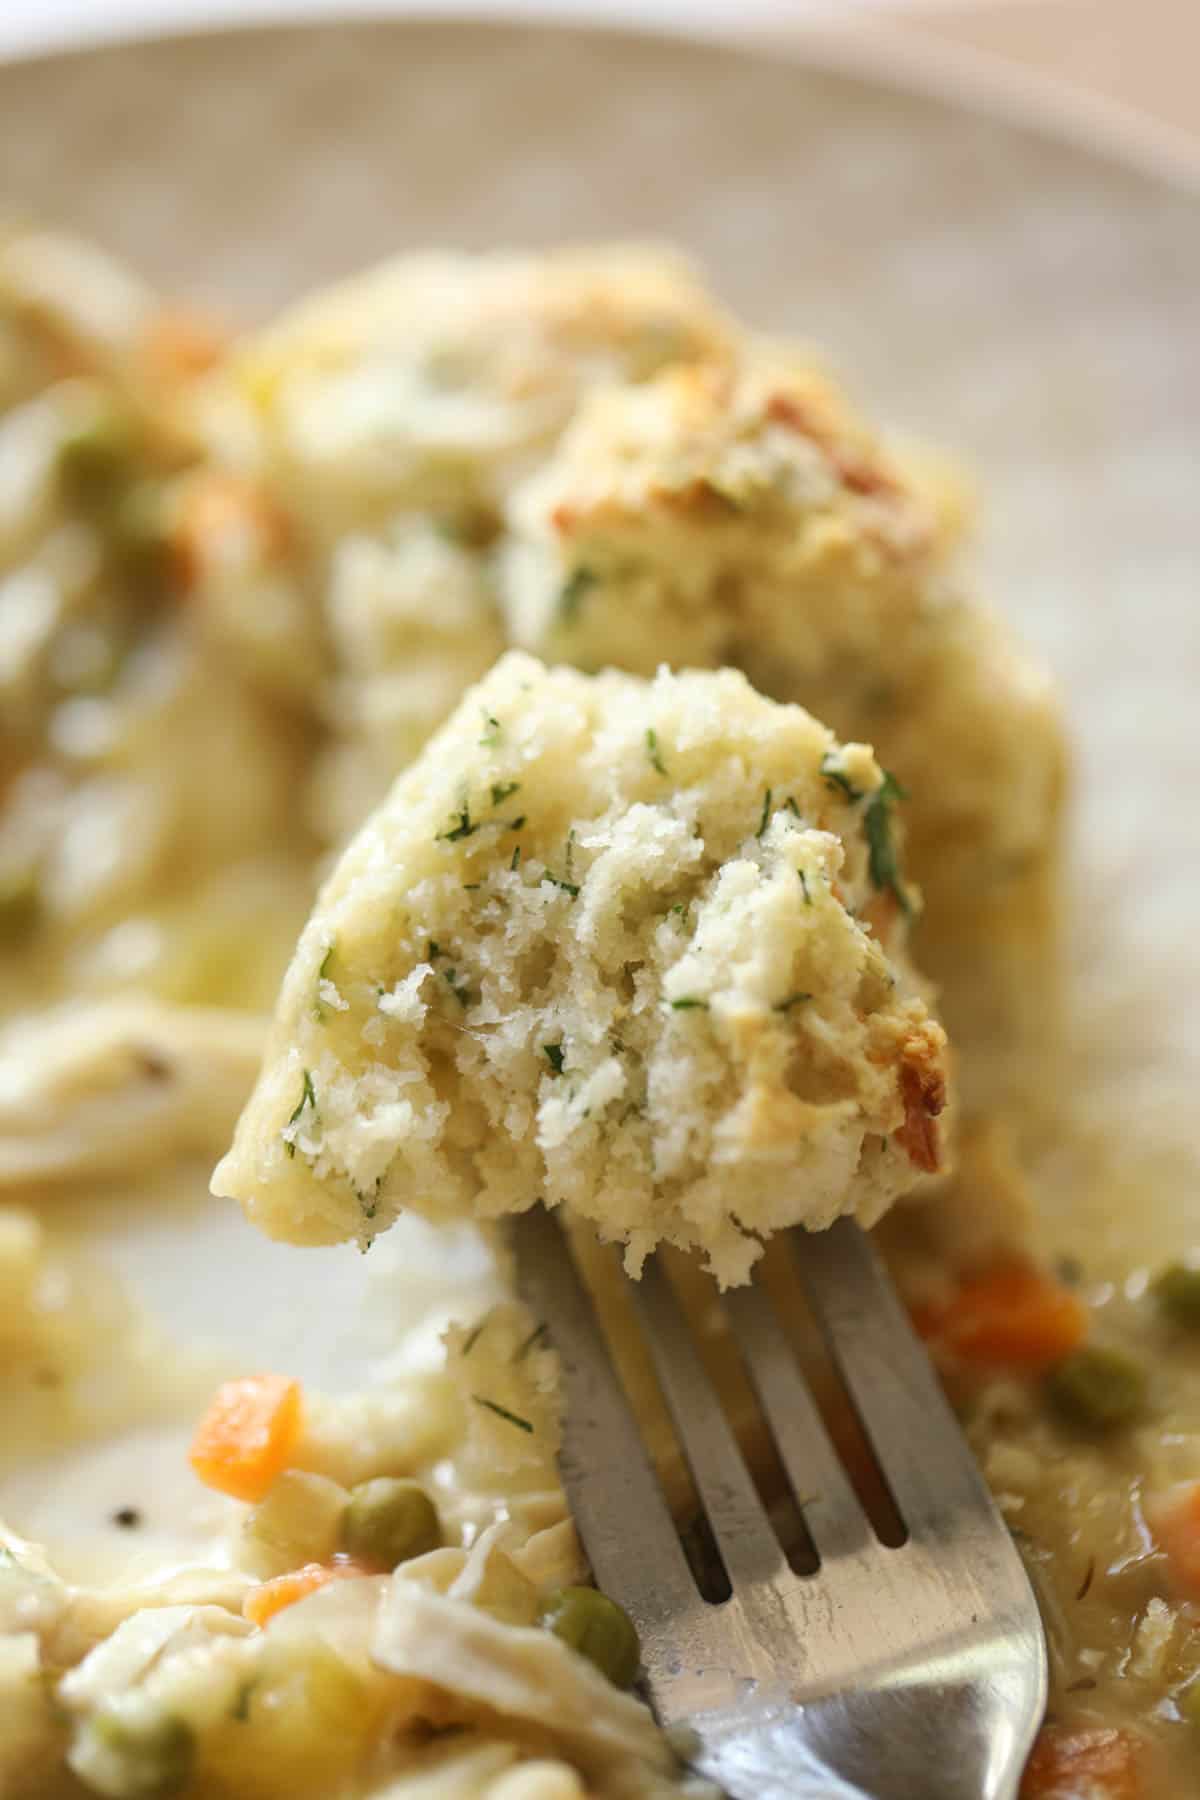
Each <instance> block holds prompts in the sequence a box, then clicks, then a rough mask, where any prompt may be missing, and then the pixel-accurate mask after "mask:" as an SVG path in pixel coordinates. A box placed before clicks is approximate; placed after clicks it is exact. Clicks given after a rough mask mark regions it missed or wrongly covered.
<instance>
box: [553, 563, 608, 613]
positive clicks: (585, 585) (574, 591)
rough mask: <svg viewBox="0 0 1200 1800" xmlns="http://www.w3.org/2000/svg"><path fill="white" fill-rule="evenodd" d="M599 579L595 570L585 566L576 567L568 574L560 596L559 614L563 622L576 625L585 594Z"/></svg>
mask: <svg viewBox="0 0 1200 1800" xmlns="http://www.w3.org/2000/svg"><path fill="white" fill-rule="evenodd" d="M599 579H600V577H599V576H598V575H597V574H596V573H595V571H594V570H592V569H588V568H584V567H580V568H578V569H575V570H573V571H572V573H571V574H570V575H568V577H567V579H566V581H565V582H564V583H563V588H562V592H561V594H560V595H559V596H558V616H559V619H560V621H561V622H562V624H564V625H574V623H575V621H576V620H577V619H578V617H579V609H580V607H581V606H582V605H583V597H584V595H585V594H586V593H587V591H588V589H589V588H593V587H595V586H596V584H597V582H598V581H599Z"/></svg>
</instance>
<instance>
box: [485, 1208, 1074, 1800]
mask: <svg viewBox="0 0 1200 1800" xmlns="http://www.w3.org/2000/svg"><path fill="white" fill-rule="evenodd" d="M791 1236H792V1240H793V1247H794V1253H795V1255H796V1258H797V1262H798V1266H799V1271H800V1275H801V1279H802V1281H803V1283H804V1287H805V1290H806V1294H807V1298H808V1300H809V1303H810V1306H811V1308H812V1310H813V1313H814V1315H815V1317H816V1319H817V1322H818V1324H819V1325H820V1328H821V1332H822V1335H823V1337H824V1340H825V1344H826V1347H827V1349H828V1350H829V1353H830V1355H831V1358H832V1360H833V1362H834V1364H835V1366H836V1367H837V1369H838V1370H839V1371H840V1374H841V1377H842V1380H843V1382H844V1383H845V1386H846V1388H847V1390H848V1392H849V1394H850V1396H851V1398H852V1400H853V1402H854V1406H855V1409H856V1411H857V1412H858V1415H859V1419H860V1421H861V1423H862V1426H863V1428H864V1430H865V1432H866V1434H867V1436H868V1438H869V1440H870V1442H871V1444H872V1446H873V1448H874V1451H875V1454H876V1457H877V1459H878V1461H879V1464H880V1467H881V1468H882V1470H883V1472H884V1475H885V1477H886V1480H887V1483H888V1486H889V1488H890V1491H891V1495H892V1498H893V1500H894V1502H895V1505H896V1507H897V1509H898V1511H899V1514H900V1516H901V1519H902V1521H903V1524H904V1527H905V1529H906V1532H907V1537H906V1539H905V1541H904V1542H903V1543H902V1544H900V1545H899V1546H896V1547H892V1548H888V1547H886V1546H885V1545H883V1544H882V1543H881V1542H880V1541H879V1539H878V1537H877V1536H876V1535H875V1532H874V1531H873V1529H872V1527H871V1524H870V1522H869V1520H868V1518H867V1515H866V1513H865V1512H864V1510H863V1508H862V1506H861V1504H860V1502H859V1500H858V1497H857V1495H856V1493H855V1490H854V1487H853V1486H852V1484H851V1482H850V1480H849V1478H848V1477H847V1474H846V1472H845V1470H844V1468H843V1467H842V1464H841V1462H840V1461H839V1459H838V1456H837V1454H836V1452H835V1450H834V1447H833V1444H832V1442H831V1441H830V1438H829V1436H828V1433H827V1432H826V1430H825V1426H824V1424H823V1422H822V1419H821V1416H820V1414H819V1412H818V1410H817V1407H816V1406H815V1404H814V1402H813V1399H812V1396H811V1394H810V1392H809V1390H808V1387H807V1385H806V1383H805V1380H804V1377H803V1375H802V1373H801V1370H800V1367H799V1364H798V1361H797V1358H796V1357H795V1355H794V1354H793V1351H792V1349H791V1348H790V1346H789V1345H788V1343H787V1341H786V1339H785V1337H784V1334H783V1332H782V1330H781V1328H780V1325H779V1321H778V1319H777V1317H776V1315H775V1313H774V1311H773V1310H772V1307H771V1304H770V1302H769V1300H768V1299H767V1297H766V1295H765V1294H764V1293H763V1292H761V1291H760V1289H759V1288H758V1287H756V1286H755V1287H748V1288H742V1289H738V1290H734V1291H733V1292H731V1293H729V1294H727V1295H726V1296H725V1297H724V1300H723V1302H722V1304H723V1305H724V1307H725V1309H726V1315H727V1318H728V1321H729V1323H730V1326H731V1328H732V1330H733V1333H734V1335H735V1338H736V1342H737V1344H738V1346H739V1349H740V1353H741V1356H742V1358H743V1360H744V1362H745V1365H746V1369H747V1372H748V1374H749V1376H750V1379H751V1382H752V1384H753V1386H754V1389H755V1391H756V1393H757V1397H758V1400H759V1404H760V1406H761V1408H762V1411H763V1413H764V1414H765V1416H766V1418H767V1421H768V1423H769V1425H770V1427H771V1430H772V1432H773V1433H774V1437H775V1442H776V1446H777V1448H778V1450H779V1454H780V1459H781V1461H782V1463H783V1466H784V1469H785V1470H786V1473H787V1477H788V1481H789V1484H790V1486H791V1488H792V1492H793V1495H794V1496H795V1498H796V1500H797V1502H798V1503H801V1504H802V1510H803V1518H804V1523H805V1526H806V1527H807V1530H808V1533H809V1537H810V1540H811V1543H812V1546H813V1548H814V1550H815V1551H816V1554H817V1556H818V1557H819V1559H820V1560H819V1567H818V1568H817V1569H816V1570H815V1572H814V1573H812V1574H807V1575H801V1574H796V1573H794V1572H793V1570H792V1569H791V1568H790V1567H789V1564H788V1562H787V1559H786V1558H785V1556H784V1553H783V1551H782V1549H781V1547H780V1544H779V1541H778V1539H777V1538H776V1535H775V1532H774V1531H773V1529H772V1526H771V1524H770V1522H769V1520H768V1518H767V1514H766V1511H765V1509H764V1507H763V1505H762V1502H761V1500H760V1499H759V1496H758V1492H757V1490H756V1488H755V1486H754V1483H753V1481H752V1480H751V1477H750V1474H749V1472H748V1470H747V1468H746V1464H745V1462H744V1461H743V1458H742V1455H741V1452H740V1450H739V1448H738V1445H737V1441H736V1439H735V1437H734V1434H733V1432H732V1430H731V1429H730V1427H729V1425H728V1424H727V1422H726V1420H725V1416H724V1414H723V1413H722V1411H721V1409H720V1406H719V1405H718V1403H717V1399H716V1396H715V1394H714V1392H713V1389H712V1387H711V1385H710V1383H709V1381H708V1377H707V1375H706V1374H705V1373H704V1371H703V1369H702V1367H701V1365H700V1363H699V1361H698V1359H697V1357H696V1354H695V1350H694V1347H693V1344H692V1340H691V1335H690V1332H689V1328H688V1326H687V1323H686V1321H685V1319H684V1316H683V1314H682V1312H681V1310H680V1308H679V1305H678V1303H677V1301H676V1299H675V1296H674V1293H673V1291H672V1289H671V1287H670V1284H669V1283H668V1281H667V1280H666V1278H665V1277H664V1275H663V1273H662V1271H661V1269H659V1268H658V1267H656V1265H655V1262H654V1259H651V1262H650V1264H649V1265H648V1266H647V1269H646V1272H645V1274H644V1276H643V1278H642V1280H641V1281H640V1282H639V1283H636V1284H631V1285H632V1286H633V1289H634V1299H635V1302H636V1306H637V1312H638V1317H639V1323H640V1326H641V1329H642V1331H643V1332H644V1334H645V1337H646V1340H647V1343H648V1345H649V1349H650V1352H651V1356H652V1358H653V1362H654V1366H655V1370H656V1373H657V1376H658V1380H659V1383H660V1385H661V1387H662V1390H663V1394H664V1396H665V1398H666V1401H667V1405H668V1408H669V1410H670V1413H671V1415H672V1419H673V1422H674V1426H675V1430H676V1433H677V1435H678V1438H679V1441H680V1443H681V1445H682V1447H683V1450H684V1454H685V1456H686V1459H687V1462H688V1465H689V1467H690V1469H691V1473H692V1479H693V1481H694V1484H695V1487H696V1491H697V1493H698V1494H699V1496H700V1501H701V1504H702V1507H703V1509H704V1512H705V1515H706V1517H707V1519H708V1523H709V1525H710V1527H711V1530H712V1534H713V1538H714V1539H715V1542H716V1545H717V1548H718V1549H719V1551H720V1555H721V1557H722V1560H723V1561H724V1564H725V1569H726V1572H727V1574H728V1577H729V1583H730V1586H731V1589H732V1592H731V1594H730V1597H729V1598H728V1599H727V1600H725V1601H723V1602H720V1603H717V1604H711V1603H710V1602H708V1601H706V1600H705V1599H704V1598H703V1597H702V1595H701V1594H700V1591H699V1589H698V1587H697V1585H696V1581H695V1579H694V1578H693V1575H692V1571H691V1568H690V1566H689V1564H688V1561H687V1558H686V1557H685V1555H684V1552H683V1549H682V1546H681V1544H680V1540H679V1537H678V1534H677V1531H676V1527H675V1524H674V1521H673V1520H672V1518H671V1515H670V1512H669V1511H668V1508H667V1505H666V1502H665V1500H664V1498H663V1494H662V1490H661V1488H660V1486H659V1483H658V1480H657V1477H656V1476H655V1474H654V1473H653V1470H652V1468H651V1465H650V1461H649V1458H648V1455H647V1452H646V1449H645V1447H644V1445H643V1443H642V1440H641V1437H640V1435H639V1432H638V1428H637V1425H636V1423H635V1421H634V1417H633V1414H632V1412H631V1410H630V1407H629V1405H628V1402H627V1401H626V1399H625V1395H624V1392H623V1390H622V1388H621V1386H620V1383H619V1381H618V1380H617V1377H616V1375H615V1374H614V1372H613V1370H612V1367H611V1365H610V1362H609V1358H608V1352H607V1348H606V1345H605V1341H604V1338H603V1336H602V1334H601V1331H600V1328H599V1326H598V1324H597V1322H596V1318H595V1314H594V1312H593V1310H592V1306H591V1302H590V1299H589V1297H588V1294H587V1290H586V1288H585V1287H584V1285H583V1283H582V1282H581V1280H580V1278H579V1275H578V1273H577V1271H576V1269H575V1265H574V1263H573V1261H572V1259H571V1255H570V1252H569V1250H568V1248H567V1244H566V1241H565V1239H564V1237H563V1235H562V1233H561V1231H560V1229H559V1227H558V1225H557V1224H556V1223H555V1221H554V1220H553V1218H552V1217H551V1216H550V1215H549V1214H547V1213H545V1212H544V1211H543V1210H542V1209H541V1208H540V1207H538V1208H535V1209H534V1210H533V1211H532V1212H529V1213H526V1214H525V1215H524V1216H523V1217H522V1218H521V1219H520V1220H519V1221H517V1222H516V1231H515V1236H514V1243H515V1247H516V1251H517V1268H518V1276H519V1281H520V1285H521V1288H522V1291H523V1293H524V1295H525V1298H526V1299H527V1301H528V1302H529V1304H530V1305H531V1306H532V1307H533V1308H534V1310H535V1312H536V1313H537V1316H538V1317H539V1318H541V1319H544V1320H545V1322H546V1325H547V1327H548V1330H549V1334H550V1338H551V1341H552V1343H553V1344H554V1346H555V1348H556V1349H557V1350H558V1352H559V1355H560V1357H561V1359H562V1367H563V1378H564V1389H565V1396H564V1397H565V1411H566V1416H565V1424H564V1435H563V1446H562V1452H561V1456H560V1469H561V1473H562V1478H563V1483H564V1486H565V1488H566V1491H567V1495H568V1498H569V1500H570V1502H571V1506H572V1509H573V1511H574V1515H575V1520H576V1523H577V1525H578V1528H579V1532H580V1536H581V1538H582V1540H583V1544H584V1548H585V1550H586V1551H587V1554H588V1557H589V1559H590V1561H591V1564H592V1569H593V1571H594V1574H595V1577H596V1580H597V1582H598V1584H599V1586H600V1587H601V1588H603V1589H604V1590H605V1592H607V1593H608V1594H610V1595H611V1596H612V1598H613V1599H615V1600H618V1601H620V1603H621V1604H622V1605H623V1606H624V1607H625V1608H626V1609H627V1611H628V1612H629V1613H630V1614H631V1616H632V1618H633V1620H634V1622H635V1624H636V1625H637V1627H638V1629H639V1632H640V1634H641V1640H642V1650H643V1672H644V1679H645V1688H646V1691H647V1694H648V1697H649V1699H650V1702H651V1704H652V1705H653V1707H654V1710H655V1712H656V1714H657V1716H658V1718H659V1720H660V1722H661V1723H662V1724H663V1725H667V1726H687V1727H690V1729H691V1732H692V1733H693V1734H694V1737H693V1738H692V1740H691V1741H692V1743H693V1745H694V1746H695V1748H694V1750H692V1751H689V1761H690V1763H691V1764H692V1766H693V1767H694V1768H695V1769H696V1770H698V1771H699V1772H700V1773H701V1774H703V1775H706V1776H708V1777H709V1778H710V1779H711V1780H713V1781H715V1782H716V1783H717V1784H718V1786H720V1787H721V1788H722V1789H723V1790H724V1791H725V1793H726V1794H728V1795H729V1796H730V1797H731V1800H810V1797H811V1800H864V1796H871V1800H1014V1796H1015V1795H1016V1793H1017V1787H1018V1784H1019V1781H1020V1777H1021V1770H1022V1767H1023V1765H1024V1762H1025V1758H1026V1756H1027V1755H1028V1753H1029V1749H1030V1745H1031V1743H1032V1741H1033V1737H1034V1734H1035V1732H1036V1730H1037V1727H1038V1725H1039V1724H1040V1722H1041V1718H1042V1714H1043V1712H1044V1710H1045V1704H1046V1680H1047V1674H1046V1649H1045V1641H1044V1638H1043V1635H1042V1628H1041V1623H1040V1621H1039V1617H1038V1611H1037V1605H1036V1603H1035V1600H1034V1597H1033V1593H1032V1590H1031V1588H1030V1585H1029V1581H1028V1579H1027V1577H1026V1574H1025V1570H1024V1567H1023V1565H1022V1563H1021V1559H1020V1557H1019V1555H1018V1553H1017V1551H1016V1548H1015V1547H1014V1545H1013V1542H1012V1539H1011V1537H1010V1535H1009V1533H1008V1531H1007V1529H1006V1527H1005V1525H1004V1522H1003V1520H1002V1519H1001V1517H1000V1515H999V1513H998V1512H997V1510H996V1508H995V1505H994V1503H993V1501H992V1498H991V1496H990V1494H989V1493H988V1490H987V1488H986V1486H985V1484H984V1482H983V1479H982V1477H981V1475H980V1473H979V1471H978V1469H977V1467H976V1465H975V1462H974V1460H973V1458H972V1456H971V1453H970V1451H969V1449H968V1448H967V1445H966V1443H965V1441H964V1439H963V1436H962V1433H961V1432H960V1430H959V1427H958V1424H957V1421H956V1420H955V1418H954V1415H953V1413H952V1412H951V1410H950V1408H949V1406H948V1405H947V1403H946V1401H945V1399H944V1397H943V1395H942V1392H941V1389H940V1387H939V1385H938V1382H937V1379H936V1377H935V1376H934V1374H933V1371H932V1369H931V1367H930V1365H929V1362H928V1359H927V1358H926V1356H925V1353H924V1351H923V1349H922V1348H921V1345H920V1343H919V1342H918V1340H917V1338H916V1337H915V1335H914V1333H913V1331H912V1328H911V1326H910V1325H909V1322H908V1319H907V1317H906V1316H905V1313H904V1311H903V1308H902V1307H901V1306H900V1303H899V1301H898V1300H897V1298H896V1295H895V1292H894V1290H893V1289H892V1286H891V1283H890V1281H889V1280H888V1278H887V1276H886V1275H885V1273H884V1271H883V1269H882V1268H881V1266H880V1264H879V1262H878V1260H877V1258H876V1255H875V1252H874V1250H873V1249H872V1247H871V1246H870V1244H869V1243H868V1242H867V1239H866V1238H865V1237H864V1235H863V1233H862V1232H861V1231H860V1230H859V1228H858V1227H857V1226H856V1225H854V1224H853V1223H852V1222H850V1221H848V1220H847V1221H843V1222H841V1223H839V1224H837V1225H835V1226H834V1227H833V1228H832V1229H831V1230H829V1231H825V1232H820V1233H815V1234H812V1235H811V1236H810V1235H808V1234H803V1233H793V1234H791ZM801 1240H802V1241H801Z"/></svg>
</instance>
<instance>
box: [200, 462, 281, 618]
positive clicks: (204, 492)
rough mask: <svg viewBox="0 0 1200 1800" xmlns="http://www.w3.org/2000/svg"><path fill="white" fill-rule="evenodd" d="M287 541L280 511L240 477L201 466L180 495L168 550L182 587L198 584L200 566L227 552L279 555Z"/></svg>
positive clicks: (250, 555) (216, 560)
mask: <svg viewBox="0 0 1200 1800" xmlns="http://www.w3.org/2000/svg"><path fill="white" fill-rule="evenodd" d="M290 543H291V533H290V531H289V528H288V522H287V519H286V518H285V517H284V515H283V513H282V512H280V510H279V508H278V507H277V506H276V505H275V504H274V502H273V501H272V500H271V499H270V498H269V497H268V495H267V494H266V493H265V492H264V491H263V489H262V488H260V487H258V486H257V485H256V484H255V483H254V482H253V481H248V480H246V479H245V478H244V477H241V476H238V475H231V474H227V473H225V472H223V471H220V470H215V469H214V470H206V471H205V472H204V473H202V474H200V475H197V476H195V477H194V478H193V479H192V480H191V481H189V482H188V484H187V486H186V487H185V489H184V490H183V492H182V494H181V495H180V498H179V505H178V512H177V514H176V517H175V520H174V527H173V530H172V533H171V550H172V556H173V560H174V565H175V571H176V575H177V578H178V580H179V583H180V586H181V587H183V588H184V590H185V591H187V590H190V589H193V588H195V587H198V586H199V584H200V582H201V581H202V580H203V578H204V575H205V573H206V571H207V570H208V569H210V568H212V567H214V566H215V565H218V564H219V563H220V562H221V561H222V559H223V558H224V557H226V556H228V555H230V554H231V553H232V554H233V555H234V556H235V557H236V558H239V559H240V558H254V557H262V558H264V559H271V558H276V557H281V556H283V555H285V554H286V552H287V550H288V548H289V546H290Z"/></svg>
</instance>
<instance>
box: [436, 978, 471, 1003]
mask: <svg viewBox="0 0 1200 1800" xmlns="http://www.w3.org/2000/svg"><path fill="white" fill-rule="evenodd" d="M442 979H443V980H444V981H445V983H446V986H447V987H448V988H449V989H450V992H451V993H452V994H453V995H454V998H455V999H456V1000H457V1001H458V1003H459V1005H460V1006H470V1004H471V990H470V988H469V987H468V986H467V984H466V982H465V981H460V980H459V979H458V970H457V969H443V970H442Z"/></svg>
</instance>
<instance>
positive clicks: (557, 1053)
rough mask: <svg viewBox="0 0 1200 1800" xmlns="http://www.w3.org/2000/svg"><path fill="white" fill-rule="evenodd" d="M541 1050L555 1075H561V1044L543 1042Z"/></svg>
mask: <svg viewBox="0 0 1200 1800" xmlns="http://www.w3.org/2000/svg"><path fill="white" fill-rule="evenodd" d="M542 1051H543V1053H544V1055H545V1058H546V1061H547V1062H548V1063H549V1064H550V1067H551V1068H552V1069H553V1070H554V1073H555V1074H556V1075H561V1074H562V1072H563V1047H562V1045H561V1044H543V1045H542Z"/></svg>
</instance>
